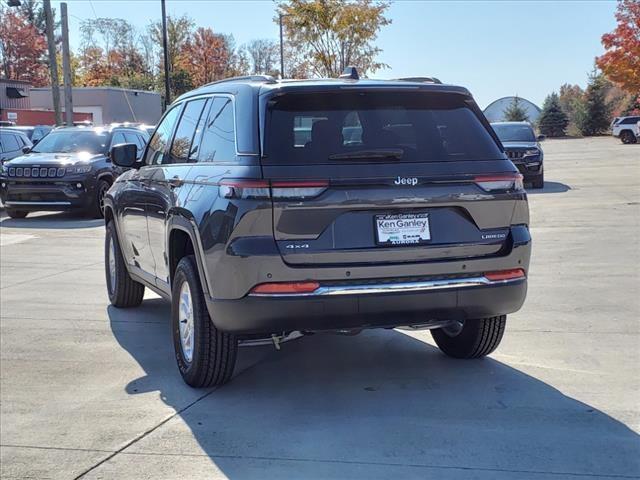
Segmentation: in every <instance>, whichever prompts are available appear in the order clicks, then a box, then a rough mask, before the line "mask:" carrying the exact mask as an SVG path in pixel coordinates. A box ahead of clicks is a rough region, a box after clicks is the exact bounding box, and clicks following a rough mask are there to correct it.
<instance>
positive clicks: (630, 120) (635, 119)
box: [620, 117, 640, 125]
mask: <svg viewBox="0 0 640 480" xmlns="http://www.w3.org/2000/svg"><path fill="white" fill-rule="evenodd" d="M639 121H640V117H629V118H626V119H624V120H623V121H622V122H620V123H621V124H624V125H630V124H634V123H637V122H639Z"/></svg>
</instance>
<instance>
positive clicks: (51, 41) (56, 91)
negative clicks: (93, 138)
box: [42, 0, 62, 125]
mask: <svg viewBox="0 0 640 480" xmlns="http://www.w3.org/2000/svg"><path fill="white" fill-rule="evenodd" d="M42 3H43V5H44V13H45V21H46V30H47V46H48V47H49V72H51V96H52V98H53V110H54V111H55V112H56V125H62V112H61V111H60V85H59V84H58V63H57V62H56V41H55V38H54V37H53V13H52V12H51V0H43V2H42Z"/></svg>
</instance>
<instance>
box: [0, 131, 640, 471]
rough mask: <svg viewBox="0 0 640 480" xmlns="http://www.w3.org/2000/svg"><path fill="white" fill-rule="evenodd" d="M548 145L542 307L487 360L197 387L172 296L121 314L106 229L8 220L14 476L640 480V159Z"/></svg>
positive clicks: (336, 351)
mask: <svg viewBox="0 0 640 480" xmlns="http://www.w3.org/2000/svg"><path fill="white" fill-rule="evenodd" d="M543 147H544V149H545V165H546V179H547V186H546V187H545V189H544V190H542V191H533V192H532V194H531V195H530V196H529V199H530V206H531V216H532V234H533V237H534V248H533V258H532V267H531V272H530V281H529V296H528V300H527V303H526V304H525V307H524V308H523V310H521V311H520V312H518V313H517V314H515V315H512V316H511V317H510V318H509V322H508V326H507V332H506V335H505V338H504V340H503V343H502V345H501V347H500V348H499V349H498V350H497V352H495V353H494V354H493V355H491V357H490V358H487V359H484V360H479V361H459V360H453V359H449V358H446V357H445V356H444V355H442V354H440V353H439V351H438V350H437V349H436V348H435V347H434V344H433V341H432V340H431V336H430V334H429V333H428V332H418V333H410V334H408V333H407V332H403V331H371V332H366V333H363V334H361V335H359V336H355V337H340V336H334V335H316V336H313V337H306V338H303V339H300V340H297V341H294V342H290V343H287V344H285V345H284V346H283V348H282V350H281V351H276V350H274V349H273V348H272V347H254V348H242V349H241V351H240V358H239V365H238V367H237V368H236V373H235V377H234V379H233V380H232V381H231V383H230V384H229V385H227V386H224V387H222V388H219V389H210V390H193V389H190V388H189V387H187V386H186V385H184V384H183V382H182V380H181V378H180V375H179V373H178V371H177V368H176V366H175V361H174V358H173V350H172V349H173V347H172V344H171V338H170V336H171V333H170V329H169V305H168V303H167V302H165V301H163V300H161V299H159V298H157V297H156V296H155V295H153V294H150V293H149V294H147V295H148V297H147V299H146V300H145V302H144V303H143V305H142V306H141V307H140V308H138V309H133V310H117V309H113V308H111V307H109V306H108V300H107V295H106V289H105V286H104V273H103V233H104V228H103V224H102V222H101V221H98V220H88V219H85V218H81V217H77V216H72V215H68V214H61V213H49V214H38V215H32V216H29V217H28V218H27V219H24V220H12V219H8V218H4V217H3V218H2V223H1V226H0V243H1V249H0V255H1V258H0V274H1V277H0V297H1V304H0V305H1V306H0V328H1V329H0V334H1V336H0V339H1V352H0V353H1V357H0V358H1V364H0V382H1V383H0V393H1V397H0V400H1V418H0V437H1V438H0V443H1V445H2V446H1V459H0V460H1V472H0V473H1V477H2V478H6V479H9V478H38V479H44V478H77V477H82V478H87V479H95V478H118V479H122V478H136V479H162V478H185V479H186V478H189V479H191V478H229V479H247V478H248V479H264V478H298V479H307V478H308V479H316V478H362V479H383V478H420V479H424V478H438V479H463V478H464V479H468V478H473V479H514V478H518V479H546V478H549V479H552V478H553V479H558V478H581V477H584V478H639V477H640V436H639V434H640V274H639V273H638V272H639V271H638V266H639V265H640V246H639V241H638V238H639V237H640V145H622V144H621V143H620V142H619V141H617V140H614V139H612V138H608V137H607V138H595V139H587V140H550V141H547V142H545V143H544V145H543Z"/></svg>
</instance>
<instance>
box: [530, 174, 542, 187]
mask: <svg viewBox="0 0 640 480" xmlns="http://www.w3.org/2000/svg"><path fill="white" fill-rule="evenodd" d="M531 185H532V186H533V188H544V175H540V178H536V179H535V180H534V181H533V182H532V183H531Z"/></svg>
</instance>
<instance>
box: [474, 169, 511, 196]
mask: <svg viewBox="0 0 640 480" xmlns="http://www.w3.org/2000/svg"><path fill="white" fill-rule="evenodd" d="M473 181H474V182H475V183H476V184H477V185H478V186H479V187H480V188H482V189H483V190H484V191H485V192H492V191H495V190H515V191H518V192H519V191H524V183H523V182H522V175H520V174H519V173H509V174H506V175H483V176H480V177H476V178H474V179H473Z"/></svg>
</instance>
